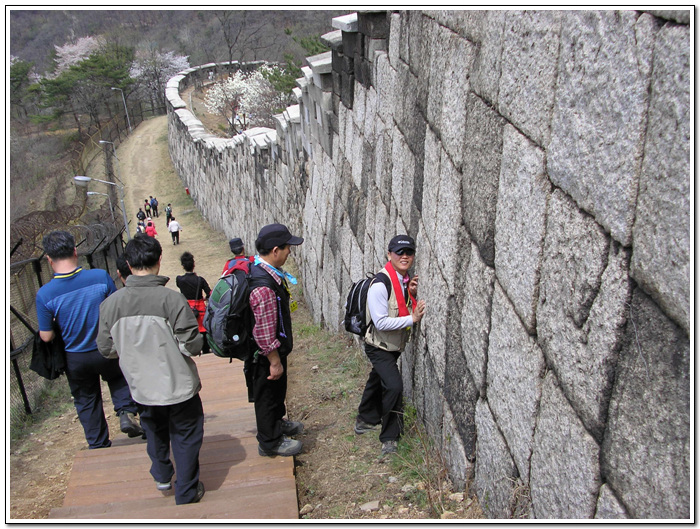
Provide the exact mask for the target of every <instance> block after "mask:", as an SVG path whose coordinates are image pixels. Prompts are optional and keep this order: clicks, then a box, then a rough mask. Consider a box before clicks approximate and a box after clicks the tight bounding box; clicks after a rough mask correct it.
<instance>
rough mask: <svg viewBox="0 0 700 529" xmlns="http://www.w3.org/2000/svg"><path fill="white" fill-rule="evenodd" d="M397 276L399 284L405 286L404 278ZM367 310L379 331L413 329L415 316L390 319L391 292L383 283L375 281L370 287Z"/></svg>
mask: <svg viewBox="0 0 700 529" xmlns="http://www.w3.org/2000/svg"><path fill="white" fill-rule="evenodd" d="M396 275H397V276H398V278H399V283H401V284H402V285H403V284H404V276H402V275H401V274H399V273H398V272H397V273H396ZM404 293H405V291H404ZM367 308H368V309H369V314H370V316H371V317H372V322H374V326H375V327H376V328H377V330H379V331H398V330H399V329H405V328H406V327H413V316H411V315H410V314H409V315H408V316H402V317H398V318H390V317H389V292H388V291H387V289H386V287H385V286H384V283H382V282H381V281H375V282H374V283H373V284H372V286H370V287H369V290H368V291H367Z"/></svg>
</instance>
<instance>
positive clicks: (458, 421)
mask: <svg viewBox="0 0 700 529" xmlns="http://www.w3.org/2000/svg"><path fill="white" fill-rule="evenodd" d="M445 400H446V401H447V407H448V408H449V409H450V410H451V416H452V417H454V420H455V424H454V427H455V428H456V430H457V432H458V433H459V437H460V440H461V442H460V444H461V445H462V446H463V452H464V454H465V457H466V458H467V459H468V460H470V461H473V460H474V457H475V456H476V426H475V422H474V413H475V409H476V401H477V400H479V388H477V387H476V385H475V384H474V379H473V378H472V376H471V374H470V372H469V369H468V366H467V362H466V359H465V358H464V355H463V354H462V352H461V351H459V350H454V349H453V350H451V351H450V352H449V354H448V355H447V359H446V365H445Z"/></svg>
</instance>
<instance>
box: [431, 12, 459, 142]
mask: <svg viewBox="0 0 700 529" xmlns="http://www.w3.org/2000/svg"><path fill="white" fill-rule="evenodd" d="M453 36H454V33H453V32H452V31H450V30H449V29H447V28H445V27H443V26H438V27H437V28H436V29H435V31H433V32H431V34H430V37H431V42H430V43H429V46H428V49H429V51H430V61H429V64H428V68H429V75H428V83H429V90H428V94H427V96H428V101H427V105H426V114H425V116H426V121H428V123H430V124H431V125H432V126H433V128H435V129H436V130H437V131H438V133H440V132H441V130H440V127H441V123H442V106H443V97H444V96H445V93H444V88H443V84H444V79H445V68H446V64H447V58H448V53H449V48H450V44H451V40H452V37H453Z"/></svg>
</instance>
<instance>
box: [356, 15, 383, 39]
mask: <svg viewBox="0 0 700 529" xmlns="http://www.w3.org/2000/svg"><path fill="white" fill-rule="evenodd" d="M388 16H389V13H387V12H386V11H382V12H377V11H359V12H358V14H357V23H358V24H357V29H358V31H359V32H360V33H364V34H365V35H367V36H368V37H372V38H373V39H386V38H388V37H389V20H388Z"/></svg>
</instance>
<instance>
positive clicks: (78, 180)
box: [73, 176, 131, 242]
mask: <svg viewBox="0 0 700 529" xmlns="http://www.w3.org/2000/svg"><path fill="white" fill-rule="evenodd" d="M73 180H75V184H76V185H79V186H80V187H87V185H88V183H89V182H90V180H94V181H95V182H101V183H103V184H109V185H111V186H114V187H116V188H117V189H119V201H120V202H121V206H122V215H124V230H125V231H126V240H127V242H128V241H130V240H131V234H130V233H129V220H128V219H127V218H126V206H125V205H124V187H123V186H120V185H119V184H115V183H114V182H108V181H107V180H99V179H97V178H90V177H89V176H74V177H73Z"/></svg>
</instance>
